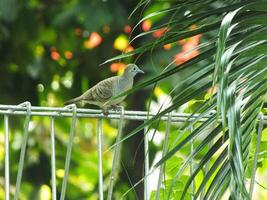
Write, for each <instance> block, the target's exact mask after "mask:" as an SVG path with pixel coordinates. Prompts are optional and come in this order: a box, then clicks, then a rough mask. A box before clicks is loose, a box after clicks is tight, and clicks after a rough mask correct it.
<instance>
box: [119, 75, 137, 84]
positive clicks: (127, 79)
mask: <svg viewBox="0 0 267 200" xmlns="http://www.w3.org/2000/svg"><path fill="white" fill-rule="evenodd" d="M133 79H134V77H133V76H129V75H127V74H123V75H121V77H120V79H119V81H120V84H127V83H128V84H132V83H133Z"/></svg>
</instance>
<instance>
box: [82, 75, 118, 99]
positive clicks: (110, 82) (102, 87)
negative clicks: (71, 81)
mask: <svg viewBox="0 0 267 200" xmlns="http://www.w3.org/2000/svg"><path fill="white" fill-rule="evenodd" d="M116 80H117V79H116V77H110V78H107V79H105V80H103V81H100V82H99V83H98V84H96V85H95V86H94V87H92V88H91V89H89V90H88V91H87V92H85V93H84V95H82V96H83V99H84V100H85V101H94V102H103V103H104V102H106V101H108V100H109V99H110V98H111V97H112V96H113V91H114V89H113V88H114V85H115V84H116Z"/></svg>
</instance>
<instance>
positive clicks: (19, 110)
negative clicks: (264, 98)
mask: <svg viewBox="0 0 267 200" xmlns="http://www.w3.org/2000/svg"><path fill="white" fill-rule="evenodd" d="M212 114H214V111H212V112H211V113H210V114H208V115H207V116H204V117H201V120H205V119H207V118H208V117H209V116H210V115H212ZM0 115H3V116H4V144H5V147H4V149H5V199H6V200H9V198H10V177H9V176H10V173H9V167H10V166H9V117H10V116H11V115H21V116H26V119H25V126H24V135H23V140H22V145H21V152H20V159H19V165H18V173H17V179H16V188H15V195H14V199H15V200H18V199H19V191H20V186H21V180H22V171H23V166H24V159H25V152H26V146H27V140H28V132H29V123H30V117H32V116H46V117H50V120H51V126H50V133H51V134H50V142H51V183H52V199H53V200H55V199H56V198H57V194H56V191H57V190H56V156H55V118H58V117H70V118H72V121H71V126H70V134H69V141H68V145H67V153H66V160H65V168H64V177H63V182H62V187H61V195H60V200H64V199H65V194H66V188H67V181H68V174H69V166H70V159H71V152H72V146H73V139H74V133H75V125H76V121H77V119H78V118H97V119H98V124H97V148H98V149H97V152H98V177H99V187H98V188H99V199H100V200H103V173H102V153H103V151H102V133H103V131H102V119H103V118H109V119H119V125H118V134H117V139H116V144H117V145H116V146H115V149H114V157H113V163H112V169H111V175H110V184H109V188H108V195H107V200H111V199H112V193H113V186H114V181H115V173H116V170H117V168H118V163H119V160H118V159H119V157H120V156H119V154H120V148H121V145H120V141H121V138H122V129H123V122H124V120H138V121H146V120H148V119H150V118H152V117H154V116H155V113H154V114H153V113H148V112H142V111H124V109H123V107H120V110H118V111H110V112H109V115H107V116H105V115H103V113H102V110H95V109H81V108H77V107H76V106H75V105H74V104H72V105H69V106H66V107H63V108H62V107H38V106H31V104H30V103H29V102H24V103H22V104H19V105H0ZM189 116H190V120H194V119H196V118H198V117H199V115H198V114H195V115H190V114H187V113H169V114H167V115H164V116H162V117H161V118H160V120H161V121H166V127H167V128H166V135H165V138H166V139H167V138H168V134H169V130H170V124H171V123H172V122H186V121H188V118H189ZM262 122H263V123H266V122H267V116H263V117H262ZM144 132H145V133H146V131H144ZM259 135H260V134H259ZM166 139H165V140H164V144H163V150H162V156H164V155H165V154H166V152H167V143H168V141H167V140H166ZM148 149H149V147H148V136H147V134H144V151H145V163H144V166H145V167H144V177H147V176H148V175H149V174H150V172H149V151H148ZM191 150H193V146H191ZM162 170H164V166H163V165H162V166H161V167H160V171H162ZM160 174H163V173H160ZM162 179H163V177H159V178H158V184H157V188H158V190H157V191H159V188H160V186H161V183H162ZM141 181H144V199H145V200H148V199H149V193H148V189H147V188H148V183H147V179H146V178H144V180H141ZM192 188H194V187H193V186H192ZM156 197H157V198H158V197H159V192H158V193H157V194H156Z"/></svg>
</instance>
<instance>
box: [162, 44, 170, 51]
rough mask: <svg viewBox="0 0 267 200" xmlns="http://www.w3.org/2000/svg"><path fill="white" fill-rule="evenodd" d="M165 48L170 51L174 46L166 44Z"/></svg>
mask: <svg viewBox="0 0 267 200" xmlns="http://www.w3.org/2000/svg"><path fill="white" fill-rule="evenodd" d="M163 48H164V49H165V50H170V49H171V48H172V45H171V44H165V45H163Z"/></svg>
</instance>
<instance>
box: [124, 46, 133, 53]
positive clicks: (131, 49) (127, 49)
mask: <svg viewBox="0 0 267 200" xmlns="http://www.w3.org/2000/svg"><path fill="white" fill-rule="evenodd" d="M133 50H134V48H133V46H131V45H129V46H128V47H127V48H126V49H125V51H124V52H125V53H127V52H131V51H133Z"/></svg>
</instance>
